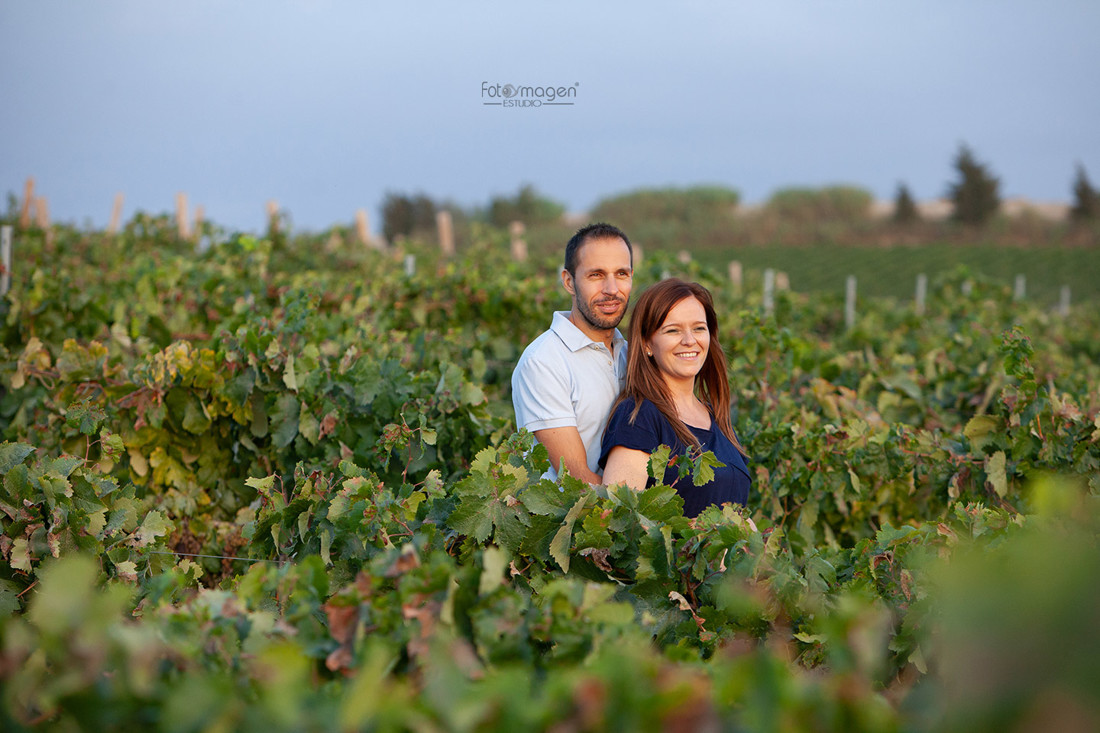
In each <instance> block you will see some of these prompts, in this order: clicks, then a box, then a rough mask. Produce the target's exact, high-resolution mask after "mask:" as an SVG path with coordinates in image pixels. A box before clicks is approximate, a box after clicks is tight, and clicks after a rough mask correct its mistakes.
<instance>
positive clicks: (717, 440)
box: [600, 278, 752, 517]
mask: <svg viewBox="0 0 1100 733" xmlns="http://www.w3.org/2000/svg"><path fill="white" fill-rule="evenodd" d="M660 445H667V446H668V447H669V448H671V449H672V452H671V455H673V456H677V455H683V454H684V453H685V452H687V451H688V450H689V449H690V451H691V452H693V453H698V452H701V451H710V452H712V453H714V455H715V456H716V457H717V458H718V460H719V461H721V462H722V463H724V464H725V466H724V467H719V468H716V469H715V472H714V479H713V480H711V481H710V482H709V483H707V484H704V485H703V486H695V484H694V482H693V481H692V479H691V477H690V476H688V477H685V478H683V479H681V478H680V476H679V468H678V466H677V465H673V466H669V467H668V468H666V470H665V473H664V477H663V481H662V483H664V484H666V485H668V486H672V487H673V488H675V489H676V491H677V493H679V494H680V496H681V497H683V500H684V516H686V517H694V516H696V515H697V514H699V512H701V511H702V510H703V509H705V508H707V507H708V506H711V505H712V504H722V503H725V502H735V503H738V504H744V503H745V501H746V500H747V499H748V495H749V486H750V484H751V483H752V479H751V477H750V476H749V469H748V467H747V466H746V465H745V459H744V456H746V455H747V454H746V453H745V449H744V448H742V447H741V444H740V443H739V442H738V440H737V436H736V435H735V434H734V432H733V426H732V425H731V424H730V388H729V381H728V379H727V377H726V356H725V354H724V353H723V352H722V347H721V345H720V344H719V343H718V317H717V315H716V314H715V312H714V301H713V300H712V299H711V297H710V293H709V292H708V291H707V289H706V288H704V287H703V286H702V285H699V284H698V283H688V282H684V281H683V280H677V279H675V278H673V279H668V280H662V281H661V282H659V283H657V284H656V285H654V286H652V287H650V288H649V289H648V290H646V291H645V292H644V293H643V294H642V296H641V298H639V299H638V303H637V305H635V306H634V313H633V315H632V316H631V318H630V336H629V349H628V354H627V368H626V385H625V387H624V388H623V392H622V394H620V395H619V398H618V401H617V402H616V403H615V405H614V406H613V407H612V408H611V418H610V420H609V422H608V425H607V430H606V432H605V433H604V438H603V446H602V450H601V454H600V466H602V467H603V469H604V471H603V481H604V483H605V484H608V485H610V484H616V483H620V482H624V483H626V485H627V486H629V487H631V488H632V489H636V490H639V491H640V490H641V489H643V488H645V487H647V486H652V485H654V484H655V483H656V482H655V481H654V480H653V479H652V478H650V477H649V473H648V470H647V469H648V465H649V456H650V454H651V453H652V452H653V451H654V450H655V449H656V448H657V447H658V446H660Z"/></svg>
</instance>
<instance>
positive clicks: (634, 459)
mask: <svg viewBox="0 0 1100 733" xmlns="http://www.w3.org/2000/svg"><path fill="white" fill-rule="evenodd" d="M648 480H649V454H648V453H646V452H645V451H640V450H635V449H633V448H624V447H623V446H621V445H617V446H615V447H614V448H612V449H611V452H610V453H608V454H607V465H605V466H604V469H603V483H604V484H605V485H607V486H610V485H611V484H626V485H627V486H629V487H630V488H632V489H634V490H635V491H641V490H642V489H644V488H645V485H646V481H648Z"/></svg>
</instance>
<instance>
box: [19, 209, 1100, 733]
mask: <svg viewBox="0 0 1100 733" xmlns="http://www.w3.org/2000/svg"><path fill="white" fill-rule="evenodd" d="M475 235H476V236H474V238H473V241H472V242H471V243H470V244H469V245H468V246H464V247H463V248H462V249H461V250H460V251H459V253H458V254H457V255H455V256H452V257H443V256H441V255H439V254H438V253H437V251H435V248H434V247H428V246H427V245H421V244H418V243H417V242H416V241H415V240H413V241H408V242H405V243H404V244H403V245H402V251H401V252H382V251H377V250H373V249H369V248H366V247H363V246H362V245H360V244H352V243H350V242H345V241H343V240H342V239H341V238H339V237H325V236H316V237H311V236H305V235H303V236H297V237H291V236H288V235H285V234H279V233H278V232H275V233H273V234H272V236H270V237H267V238H258V237H251V236H247V235H241V234H233V235H224V236H222V235H219V236H216V237H214V239H215V240H216V241H212V242H211V244H210V246H209V247H207V248H205V249H204V250H203V251H202V252H197V251H196V249H195V247H194V244H193V243H191V242H188V241H184V240H181V239H180V238H179V237H178V236H177V234H176V229H175V227H174V226H173V225H172V223H171V222H170V221H169V220H168V219H167V218H166V217H164V218H157V217H148V216H139V217H136V218H135V219H134V220H133V221H131V222H130V223H129V224H128V225H127V226H126V227H125V229H124V230H123V231H121V232H119V233H118V234H116V235H111V236H108V235H106V234H104V233H100V232H87V231H76V230H65V229H62V230H58V231H57V232H55V233H54V235H53V236H51V237H50V238H49V240H47V238H46V237H45V236H44V234H43V233H42V232H41V231H37V230H28V231H23V232H19V233H18V234H17V238H16V244H15V249H16V260H15V263H16V264H15V266H14V267H13V273H12V287H11V290H10V292H9V293H8V294H7V295H6V296H4V298H3V299H2V300H0V316H2V320H0V324H2V325H0V327H2V329H3V330H2V337H0V388H2V399H0V426H2V428H3V435H2V436H0V437H2V439H3V440H4V441H5V442H3V443H2V444H0V474H2V476H3V490H2V492H0V530H2V531H0V552H2V554H3V558H4V563H3V564H2V566H0V687H2V690H0V696H2V697H0V727H2V728H3V729H4V730H59V731H60V730H64V731H69V730H133V729H137V728H138V727H139V726H140V727H142V728H145V729H150V730H164V731H208V730H209V731H265V732H267V731H272V730H318V731H321V730H324V731H329V730H333V731H336V730H339V731H350V730H423V731H443V730H447V731H450V730H455V731H470V730H479V731H514V730H529V729H538V730H544V729H546V730H555V731H573V730H608V729H614V730H684V731H686V730H744V731H768V730H778V731H804V730H815V731H833V730H835V731H1004V730H1021V731H1025V730H1038V729H1050V730H1065V731H1078V730H1080V731H1086V730H1096V729H1100V679H1098V676H1097V671H1096V669H1097V667H1096V659H1097V656H1098V653H1100V642H1098V641H1097V640H1098V639H1100V585H1098V584H1097V583H1096V578H1097V577H1100V507H1098V504H1097V496H1098V495H1100V307H1098V306H1097V304H1096V302H1095V301H1089V302H1086V303H1084V304H1081V303H1078V304H1075V305H1074V307H1073V308H1072V309H1070V311H1069V313H1068V314H1060V313H1056V312H1054V311H1053V310H1052V309H1050V308H1049V307H1047V306H1045V305H1040V304H1038V303H1031V302H1027V301H1024V302H1019V301H1017V300H1014V298H1013V293H1012V291H1011V288H1010V287H1008V286H1007V285H1003V284H999V283H996V282H992V281H989V280H985V279H983V278H982V277H980V276H977V275H974V274H973V273H972V271H970V270H956V271H952V272H951V273H949V274H946V275H938V276H935V277H934V278H933V280H932V282H931V283H930V286H929V289H928V298H927V302H926V304H925V307H924V312H923V314H920V315H918V314H917V313H916V312H915V310H914V309H913V307H912V306H911V305H908V304H906V303H905V302H904V301H901V300H898V301H894V300H891V301H878V300H873V299H869V298H865V299H863V300H862V302H861V303H860V308H859V311H858V317H857V319H856V322H855V323H854V324H853V325H852V326H851V327H850V328H849V327H847V326H846V324H845V319H844V314H843V305H842V303H841V302H839V296H838V297H836V298H829V297H817V298H810V297H808V296H805V295H799V294H797V293H793V292H790V291H781V292H778V293H776V302H775V305H774V309H773V312H771V313H770V314H767V315H765V312H764V309H763V308H762V306H761V299H760V293H759V292H756V291H755V289H754V288H751V287H747V288H745V292H744V293H738V292H735V290H734V288H732V287H730V285H729V282H728V280H726V279H725V277H726V274H725V273H724V272H723V271H722V269H721V268H714V269H710V268H705V267H704V266H702V265H699V264H698V263H692V262H687V263H684V262H681V261H679V260H678V259H676V258H674V257H669V256H665V255H664V254H662V253H647V257H646V259H645V260H644V261H643V262H642V263H641V265H640V266H639V267H638V268H637V270H636V273H635V284H634V288H635V293H639V292H641V290H642V289H644V288H645V287H646V286H648V285H649V284H651V283H653V282H656V281H657V280H658V279H659V278H661V277H662V276H663V275H665V274H672V275H678V276H681V277H686V278H689V279H693V280H697V281H699V282H701V283H703V284H704V285H706V286H707V287H708V288H710V289H711V291H712V292H713V293H714V295H715V300H716V306H717V309H718V313H719V315H720V317H721V319H722V323H721V340H722V343H723V344H724V346H725V348H726V351H727V354H728V356H729V362H730V380H731V384H732V387H733V392H734V395H735V406H734V415H733V423H734V426H735V428H736V429H737V431H738V434H739V436H740V438H741V440H742V442H743V443H744V445H745V446H746V448H747V450H748V452H749V454H750V461H749V465H750V469H752V470H753V471H754V483H753V490H752V494H751V495H750V501H749V505H748V506H747V507H744V508H736V507H730V506H724V507H715V508H711V509H709V510H707V511H705V512H704V513H703V514H702V515H700V516H699V517H698V518H696V519H694V520H690V521H689V520H686V519H685V518H684V517H683V515H682V512H681V503H680V502H681V500H680V499H679V497H678V496H677V495H676V493H675V492H674V491H673V490H672V489H669V488H667V487H662V486H657V487H654V488H651V489H648V490H646V491H644V492H641V493H634V492H631V491H629V490H626V489H621V488H616V487H595V488H591V487H589V486H588V485H586V484H584V483H582V482H580V481H577V480H575V479H572V478H570V477H568V476H565V477H563V479H562V481H561V483H560V484H554V483H552V482H549V481H543V480H540V479H539V476H540V474H541V473H542V470H543V468H544V466H545V465H546V456H545V451H544V450H542V449H541V448H540V447H538V446H533V443H532V439H531V437H530V436H529V435H527V434H525V433H521V434H517V433H516V432H515V424H514V417H513V414H512V408H511V401H510V394H509V384H510V377H511V372H512V369H513V367H514V365H515V362H516V360H517V359H518V357H519V354H520V353H521V351H522V349H523V347H524V346H525V345H526V344H527V343H528V342H529V341H530V340H531V339H533V338H534V337H535V336H536V335H537V334H539V333H540V332H542V331H543V330H544V329H545V328H546V327H547V326H548V325H549V322H550V314H551V312H552V311H553V310H555V309H562V308H567V307H568V298H567V296H566V294H565V293H564V292H563V291H562V289H561V287H560V284H559V282H558V280H557V273H556V271H554V270H553V269H552V268H548V267H546V266H545V265H534V264H520V263H515V262H512V261H511V260H510V258H509V256H508V251H509V249H508V248H509V239H508V235H507V234H506V233H504V232H503V231H499V232H498V231H497V230H494V229H490V228H484V229H480V230H478V231H477V232H476V233H475ZM406 254H414V255H415V256H416V258H417V259H416V269H415V272H413V273H411V274H410V273H409V272H408V271H407V269H406V267H405V264H404V256H405V255H406ZM757 279H758V278H757ZM747 282H750V283H751V282H753V279H752V278H748V279H747ZM909 287H910V286H909V284H908V283H906V284H905V286H904V290H905V292H906V293H908V292H909ZM662 458H664V459H666V460H667V456H663V457H662V456H657V460H655V461H654V462H653V463H654V465H651V470H653V471H655V472H658V471H659V472H661V473H656V475H662V474H663V470H664V467H663V466H661V465H658V464H659V463H660V460H661V459H662Z"/></svg>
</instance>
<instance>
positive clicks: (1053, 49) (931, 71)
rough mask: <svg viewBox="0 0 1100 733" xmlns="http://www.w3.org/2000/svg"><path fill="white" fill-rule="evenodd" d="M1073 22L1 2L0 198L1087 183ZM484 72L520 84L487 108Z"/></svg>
mask: <svg viewBox="0 0 1100 733" xmlns="http://www.w3.org/2000/svg"><path fill="white" fill-rule="evenodd" d="M1098 32H1100V2H1097V1H1096V0H1045V1H1042V0H888V1H887V0H751V1H750V0H728V1H725V2H718V1H715V2H706V3H704V2H690V1H688V2H680V3H669V2H652V1H648V0H642V1H638V0H635V1H633V2H602V3H595V2H592V3H589V2H574V1H571V0H562V1H559V2H534V1H529V2H509V3H487V2H477V1H471V0H467V1H466V2H461V3H457V2H441V1H439V2H433V1H426V2H405V3H399V2H386V3H373V2H364V1H362V0H359V1H352V0H312V1H307V0H262V1H261V0H234V1H232V2H229V1H224V2H211V1H208V0H188V1H187V2H171V3H169V2H160V1H159V0H101V1H99V2H94V3H92V2H83V1H80V2H78V1H77V0H71V1H70V2H64V1H61V0H35V1H34V2H28V1H24V0H0V98H2V99H3V107H2V111H0V194H7V193H14V194H17V195H21V193H22V190H23V182H24V181H25V180H26V178H27V177H28V176H33V177H34V178H35V180H36V182H37V192H38V193H39V195H42V196H45V197H46V198H47V199H48V201H49V207H50V211H51V214H52V216H53V218H54V219H55V220H63V221H69V222H72V223H75V224H78V225H84V224H93V225H96V226H102V225H103V224H105V223H106V221H107V219H108V217H109V215H110V209H111V204H112V201H113V199H114V196H115V194H116V193H117V192H122V193H123V194H125V197H126V199H125V200H126V204H125V209H124V215H125V216H126V217H127V218H128V217H129V216H132V215H133V213H134V212H135V211H137V210H139V209H140V210H145V211H150V212H164V211H171V210H173V208H174V205H175V204H174V202H175V195H176V193H177V192H180V191H182V192H186V193H187V194H188V197H189V199H190V201H191V203H192V205H195V204H202V205H203V207H204V208H205V211H206V215H207V217H208V218H210V219H212V220H214V221H216V222H218V223H220V224H223V225H225V226H227V227H229V228H236V229H256V228H258V227H260V225H261V224H262V222H263V218H264V203H265V202H266V201H267V200H269V199H275V200H277V201H278V202H279V203H280V205H281V206H282V207H284V208H285V209H286V210H288V211H289V213H290V216H291V220H292V222H293V225H294V226H295V227H296V228H301V229H322V228H325V227H327V226H330V225H332V224H336V223H347V222H350V221H351V219H352V218H353V216H354V212H355V210H356V209H358V208H364V209H366V210H367V211H368V212H369V214H370V216H371V222H372V228H373V229H375V230H377V229H378V228H379V218H378V217H379V206H380V204H381V201H382V199H383V197H384V195H385V193H386V192H387V191H394V192H402V193H414V192H424V193H426V194H428V195H429V196H431V197H433V198H435V199H439V200H451V201H454V202H456V203H459V204H461V205H463V206H474V205H484V204H486V203H487V202H488V200H489V199H490V197H492V196H494V195H511V194H514V193H515V192H516V191H517V190H518V188H519V187H520V185H522V184H524V183H531V184H534V185H535V186H536V187H537V188H538V189H539V191H541V192H542V193H544V194H545V195H548V196H550V197H552V198H554V199H557V200H559V201H561V202H562V203H564V204H565V205H566V207H567V208H568V209H569V210H571V211H583V210H585V209H587V208H590V207H591V206H592V205H593V204H595V203H596V202H597V201H598V200H599V199H600V198H602V197H605V196H608V195H612V194H616V193H621V192H624V191H627V190H630V189H634V188H638V187H652V186H666V185H676V186H686V185H694V184H700V183H717V184H722V185H726V186H729V187H732V188H735V189H737V190H739V191H740V192H741V194H742V197H743V199H744V200H745V201H747V202H750V203H751V202H759V201H762V200H764V199H766V198H767V197H768V196H769V195H770V194H771V193H772V192H773V191H775V190H776V189H778V188H782V187H786V186H818V185H825V184H832V183H849V184H855V185H860V186H863V187H865V188H867V189H869V190H871V191H872V192H873V193H874V194H875V195H876V196H877V197H879V198H884V199H890V198H892V197H893V195H894V192H895V190H896V187H897V185H898V183H899V182H904V183H906V184H907V185H908V186H909V187H910V190H911V191H912V192H913V194H914V195H915V196H916V197H917V198H918V199H929V198H935V197H938V196H940V195H942V194H943V192H944V190H945V188H946V186H947V184H948V182H949V181H950V180H952V178H953V171H952V168H951V161H952V158H953V157H954V155H955V153H956V152H957V150H958V148H959V146H960V144H962V143H966V144H968V145H969V146H970V147H971V148H972V149H973V151H974V153H975V155H976V156H977V157H978V159H979V160H981V161H984V162H986V163H988V164H989V166H990V167H991V169H992V170H993V172H994V173H996V174H997V175H998V176H999V177H1000V179H1001V182H1002V194H1003V195H1005V196H1025V197H1029V198H1032V199H1037V200H1047V201H1057V200H1062V201H1068V200H1070V197H1071V183H1072V179H1073V175H1074V167H1075V165H1076V164H1077V163H1081V164H1083V165H1084V166H1085V168H1086V170H1087V171H1088V173H1089V176H1090V178H1091V180H1092V181H1093V183H1094V185H1096V184H1100V132H1098V130H1100V123H1098V122H1097V121H1098V120H1100V85H1098V84H1097V81H1096V75H1097V70H1098V69H1100V43H1097V41H1096V39H1097V33H1098ZM496 85H499V88H500V90H501V92H502V95H501V96H498V97H491V96H487V92H486V91H483V90H488V89H490V88H491V89H494V90H495V89H496V88H497V87H496ZM505 85H512V87H514V88H518V89H521V88H523V87H531V88H532V90H533V91H532V92H528V93H527V95H528V101H530V102H532V104H530V105H529V106H525V107H524V106H511V107H505V106H502V105H493V104H486V102H494V101H503V99H504V97H503V90H504V89H505ZM536 87H543V88H544V89H545V88H546V87H552V88H554V89H559V88H565V89H566V90H567V95H568V96H566V97H565V98H564V99H565V101H568V102H571V103H572V104H567V105H549V104H545V103H544V104H541V105H539V106H535V105H534V104H533V102H535V101H538V102H547V101H549V98H548V97H547V95H545V94H543V96H542V97H534V96H530V95H531V94H532V93H533V92H534V91H538V90H537V89H535V88H536ZM569 90H571V91H569ZM522 97H523V94H517V95H516V96H514V97H511V98H509V101H523V99H522ZM557 101H562V100H561V99H559V100H557Z"/></svg>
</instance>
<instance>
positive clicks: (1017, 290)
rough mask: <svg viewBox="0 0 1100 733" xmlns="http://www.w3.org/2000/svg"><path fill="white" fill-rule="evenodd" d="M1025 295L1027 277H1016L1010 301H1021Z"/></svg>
mask: <svg viewBox="0 0 1100 733" xmlns="http://www.w3.org/2000/svg"><path fill="white" fill-rule="evenodd" d="M1026 295H1027V276H1026V275H1017V276H1016V287H1014V288H1013V289H1012V299H1013V300H1015V301H1020V300H1023V299H1024V297H1025V296H1026Z"/></svg>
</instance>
